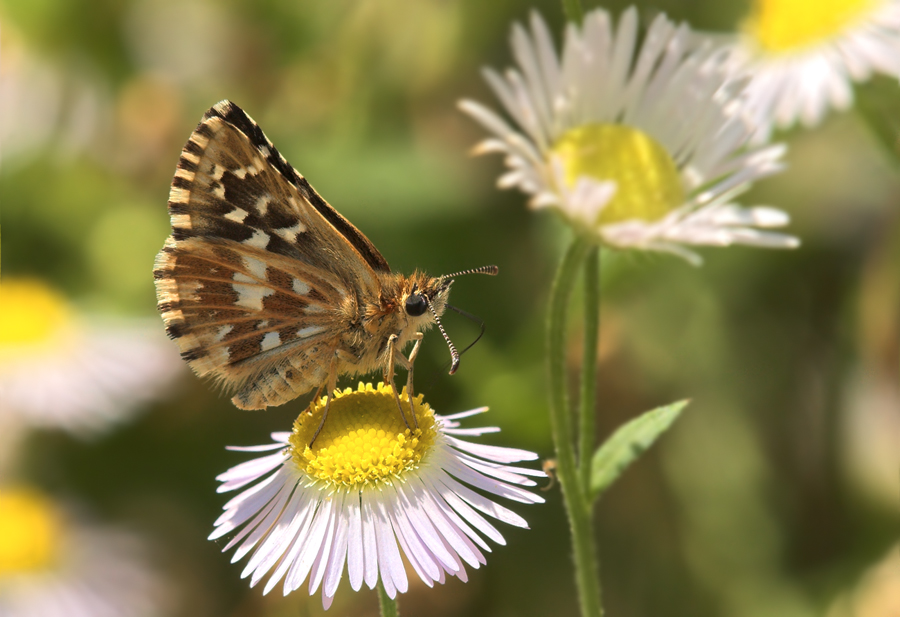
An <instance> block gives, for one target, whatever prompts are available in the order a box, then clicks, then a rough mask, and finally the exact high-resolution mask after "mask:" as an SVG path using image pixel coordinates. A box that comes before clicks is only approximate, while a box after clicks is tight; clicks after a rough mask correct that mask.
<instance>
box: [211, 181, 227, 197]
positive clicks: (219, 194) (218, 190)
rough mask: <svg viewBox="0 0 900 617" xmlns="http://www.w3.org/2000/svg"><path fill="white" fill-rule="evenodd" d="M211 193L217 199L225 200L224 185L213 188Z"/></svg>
mask: <svg viewBox="0 0 900 617" xmlns="http://www.w3.org/2000/svg"><path fill="white" fill-rule="evenodd" d="M212 192H213V195H215V196H216V197H218V198H219V199H225V185H224V184H217V185H216V186H215V187H214V188H213V191H212Z"/></svg>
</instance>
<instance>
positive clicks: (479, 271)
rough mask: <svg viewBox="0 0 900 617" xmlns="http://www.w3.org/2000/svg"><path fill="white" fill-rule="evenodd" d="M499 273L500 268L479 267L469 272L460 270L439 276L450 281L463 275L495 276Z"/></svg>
mask: <svg viewBox="0 0 900 617" xmlns="http://www.w3.org/2000/svg"><path fill="white" fill-rule="evenodd" d="M499 272H500V268H498V267H497V266H481V267H480V268H472V269H471V270H462V271H461V272H454V273H453V274H445V275H443V276H441V278H442V279H452V278H456V277H457V276H462V275H463V274H487V275H489V276H497V274H498V273H499Z"/></svg>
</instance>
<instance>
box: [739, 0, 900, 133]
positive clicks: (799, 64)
mask: <svg viewBox="0 0 900 617" xmlns="http://www.w3.org/2000/svg"><path fill="white" fill-rule="evenodd" d="M742 31H743V32H742V36H741V38H740V42H739V43H738V44H737V45H735V47H734V50H733V51H734V62H735V68H736V69H737V70H741V71H742V72H743V73H744V74H745V75H746V76H747V77H749V79H750V82H749V84H748V86H747V88H746V92H745V97H746V111H745V113H747V114H748V115H749V116H750V117H751V118H752V120H753V122H754V124H755V125H756V126H757V127H758V134H757V139H758V140H764V139H766V138H767V137H768V135H769V133H771V131H772V129H773V128H774V127H778V128H788V127H790V126H792V125H794V124H795V123H796V122H798V121H799V122H801V123H802V124H804V125H805V126H807V127H811V126H815V125H817V124H819V122H821V121H822V119H823V118H824V117H825V115H826V113H827V112H828V110H829V109H832V108H834V109H838V110H842V109H847V108H848V107H850V106H851V105H852V104H853V82H862V81H866V80H868V79H869V78H870V77H871V76H872V75H873V74H874V73H883V74H886V75H890V76H895V77H896V76H900V2H897V1H896V0H756V1H755V2H754V4H753V8H752V10H751V12H750V14H749V16H748V17H747V18H746V19H745V21H744V24H743V28H742Z"/></svg>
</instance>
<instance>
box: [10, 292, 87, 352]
mask: <svg viewBox="0 0 900 617" xmlns="http://www.w3.org/2000/svg"><path fill="white" fill-rule="evenodd" d="M69 320H70V315H69V308H68V305H67V304H66V301H65V299H64V298H63V297H62V296H60V295H59V294H57V293H56V292H55V291H53V290H52V289H50V288H49V287H47V286H46V285H45V284H44V283H42V282H40V281H37V280H33V279H6V278H5V279H3V281H2V283H0V355H2V352H3V350H4V348H10V347H13V346H17V345H33V344H36V343H42V342H44V341H46V340H48V339H50V338H52V337H53V336H54V335H55V334H56V333H58V332H59V331H60V330H61V329H63V328H64V327H65V326H66V325H67V324H68V323H69Z"/></svg>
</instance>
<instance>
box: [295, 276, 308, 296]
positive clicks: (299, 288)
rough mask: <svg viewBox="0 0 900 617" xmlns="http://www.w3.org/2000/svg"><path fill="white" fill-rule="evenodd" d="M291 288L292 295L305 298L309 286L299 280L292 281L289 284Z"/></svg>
mask: <svg viewBox="0 0 900 617" xmlns="http://www.w3.org/2000/svg"><path fill="white" fill-rule="evenodd" d="M291 287H293V288H294V293H296V294H299V295H301V296H305V295H306V294H308V293H309V285H308V284H307V283H305V282H303V281H301V280H300V279H294V280H293V281H292V282H291Z"/></svg>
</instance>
